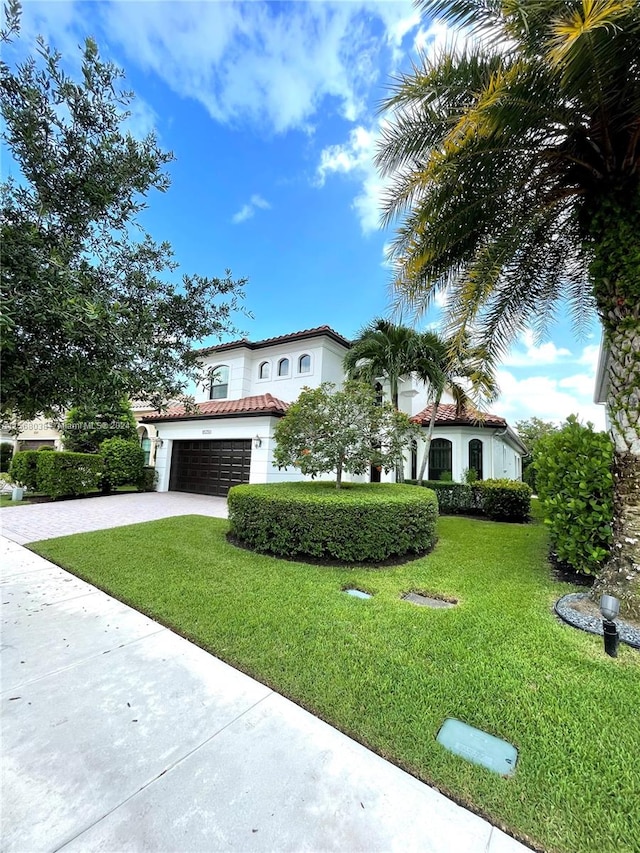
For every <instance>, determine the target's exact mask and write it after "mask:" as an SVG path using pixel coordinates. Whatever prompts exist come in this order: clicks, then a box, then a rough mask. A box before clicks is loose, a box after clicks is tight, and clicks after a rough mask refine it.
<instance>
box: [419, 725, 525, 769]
mask: <svg viewBox="0 0 640 853" xmlns="http://www.w3.org/2000/svg"><path fill="white" fill-rule="evenodd" d="M436 740H437V741H438V743H440V744H442V746H444V747H445V749H448V750H449V752H453V753H454V754H455V755H459V756H460V757H461V758H466V759H467V761H471V762H473V763H474V764H480V765H481V766H482V767H486V768H487V769H488V770H492V771H493V772H494V773H499V774H500V775H501V776H512V775H513V773H514V772H515V769H516V762H517V760H518V750H517V749H516V748H515V746H512V745H511V744H510V743H507V741H506V740H501V739H500V738H498V737H495V736H494V735H490V734H488V732H483V731H482V730H481V729H476V728H474V727H473V726H470V725H468V724H467V723H463V722H462V721H461V720H454V719H453V717H449V718H448V719H446V720H445V721H444V723H443V724H442V728H441V729H440V731H439V732H438V736H437V737H436Z"/></svg>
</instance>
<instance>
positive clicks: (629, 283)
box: [590, 197, 640, 617]
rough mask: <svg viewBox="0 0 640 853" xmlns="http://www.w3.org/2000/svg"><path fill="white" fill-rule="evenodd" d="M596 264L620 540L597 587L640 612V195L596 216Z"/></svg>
mask: <svg viewBox="0 0 640 853" xmlns="http://www.w3.org/2000/svg"><path fill="white" fill-rule="evenodd" d="M592 229H593V232H594V237H595V240H594V243H595V260H594V263H593V264H592V267H591V270H590V272H591V274H592V277H593V279H594V280H597V281H598V282H599V283H598V285H597V286H596V287H595V288H594V290H595V296H596V300H597V302H598V309H599V312H600V316H601V319H602V322H603V325H604V328H605V331H606V339H607V345H608V347H609V371H608V380H609V390H608V394H607V410H608V414H609V418H610V423H611V438H612V439H613V443H614V462H613V484H614V523H613V544H612V547H611V553H610V556H609V559H608V561H607V563H606V565H605V566H604V568H603V570H602V572H601V573H600V575H599V576H598V579H597V581H596V583H595V585H594V588H593V596H594V597H595V598H597V597H598V596H599V595H600V594H601V593H602V592H607V593H609V594H612V595H615V596H616V597H617V598H619V599H620V601H621V606H620V610H621V613H622V614H624V613H626V614H628V615H632V616H637V617H640V283H639V282H640V200H638V198H637V197H636V198H635V200H634V201H631V202H626V201H625V202H624V203H621V202H620V201H619V200H616V199H609V200H607V201H606V203H603V204H602V206H601V209H600V210H599V211H598V214H597V215H596V216H594V218H593V222H592Z"/></svg>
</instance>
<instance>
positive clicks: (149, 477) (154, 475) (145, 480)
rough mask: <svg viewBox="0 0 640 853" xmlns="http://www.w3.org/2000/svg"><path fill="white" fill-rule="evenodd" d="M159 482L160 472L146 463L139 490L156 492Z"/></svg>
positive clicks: (137, 485) (139, 480)
mask: <svg viewBox="0 0 640 853" xmlns="http://www.w3.org/2000/svg"><path fill="white" fill-rule="evenodd" d="M157 482H158V472H157V471H156V469H155V468H153V467H152V466H151V465H145V466H144V468H143V469H142V474H141V475H140V477H139V479H138V482H137V483H136V487H137V489H138V491H139V492H155V490H156V484H157Z"/></svg>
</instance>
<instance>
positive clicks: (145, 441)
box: [138, 426, 151, 465]
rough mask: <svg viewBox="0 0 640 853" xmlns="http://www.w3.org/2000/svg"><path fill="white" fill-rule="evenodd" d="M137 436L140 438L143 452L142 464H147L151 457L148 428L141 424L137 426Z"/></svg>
mask: <svg viewBox="0 0 640 853" xmlns="http://www.w3.org/2000/svg"><path fill="white" fill-rule="evenodd" d="M138 438H139V439H140V447H141V448H142V450H143V452H144V464H145V465H148V464H149V459H150V458H151V439H150V438H149V430H148V429H147V428H146V427H145V426H143V427H138Z"/></svg>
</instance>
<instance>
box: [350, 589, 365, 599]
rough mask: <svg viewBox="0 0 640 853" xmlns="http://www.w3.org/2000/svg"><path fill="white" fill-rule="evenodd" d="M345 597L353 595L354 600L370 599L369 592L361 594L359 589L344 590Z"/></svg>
mask: <svg viewBox="0 0 640 853" xmlns="http://www.w3.org/2000/svg"><path fill="white" fill-rule="evenodd" d="M343 592H346V593H347V595H353V596H354V597H355V598H371V593H370V592H363V591H362V590H361V589H345V590H343Z"/></svg>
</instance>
